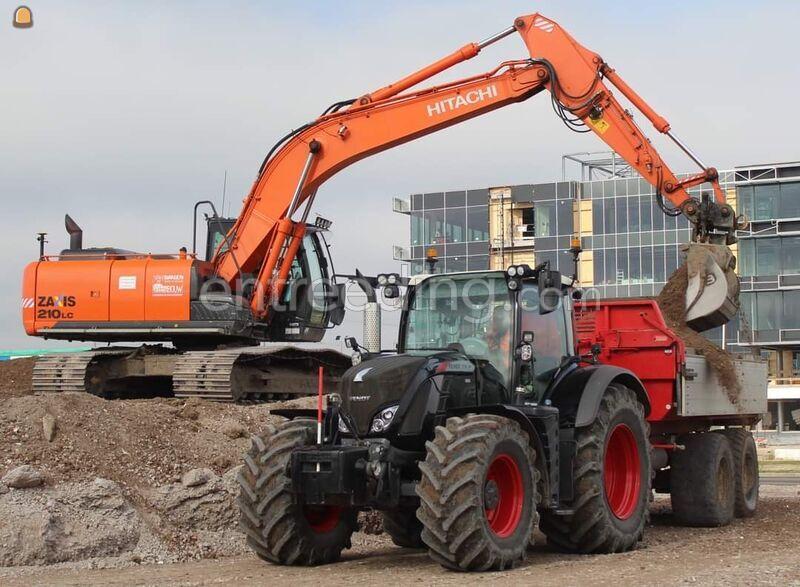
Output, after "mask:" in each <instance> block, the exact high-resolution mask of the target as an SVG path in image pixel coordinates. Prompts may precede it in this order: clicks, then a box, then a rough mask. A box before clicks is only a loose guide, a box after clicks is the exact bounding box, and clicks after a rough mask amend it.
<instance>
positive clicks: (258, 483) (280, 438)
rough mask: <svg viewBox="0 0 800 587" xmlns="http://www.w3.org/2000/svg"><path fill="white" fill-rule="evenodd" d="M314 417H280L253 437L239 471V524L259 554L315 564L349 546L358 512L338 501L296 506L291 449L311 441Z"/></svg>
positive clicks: (284, 561) (287, 562)
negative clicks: (336, 503)
mask: <svg viewBox="0 0 800 587" xmlns="http://www.w3.org/2000/svg"><path fill="white" fill-rule="evenodd" d="M314 427H315V422H314V421H313V420H310V419H305V418H303V419H300V418H298V419H296V420H290V421H287V422H283V423H282V424H280V425H279V426H278V427H277V428H271V427H270V428H269V429H268V430H267V431H266V432H264V433H263V434H261V435H260V436H254V437H253V445H252V446H251V447H250V450H249V451H248V452H247V454H246V455H245V457H244V467H242V471H241V472H240V473H239V476H238V481H239V485H240V487H241V491H240V493H239V499H238V503H239V511H240V515H241V518H240V526H241V528H242V530H243V531H244V533H245V534H246V536H247V543H248V544H249V545H250V548H252V549H253V550H254V551H255V553H256V554H257V555H258V556H259V557H260V558H262V559H264V560H267V561H269V562H272V563H276V564H280V565H318V564H324V563H331V562H334V561H336V560H338V559H339V557H340V555H341V553H342V550H343V549H345V548H350V546H351V544H350V537H351V536H352V534H353V532H354V531H355V529H356V527H357V524H356V515H357V512H356V511H355V510H352V509H346V508H341V507H336V506H300V505H297V504H295V503H293V501H292V493H291V479H289V477H288V476H287V471H288V468H289V463H290V460H291V455H292V451H293V450H294V449H296V448H299V447H301V446H306V445H309V444H313V442H314V436H315V428H314Z"/></svg>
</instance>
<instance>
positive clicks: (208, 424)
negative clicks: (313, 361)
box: [0, 393, 313, 487]
mask: <svg viewBox="0 0 800 587" xmlns="http://www.w3.org/2000/svg"><path fill="white" fill-rule="evenodd" d="M298 404H299V405H302V406H304V407H310V406H311V404H313V398H304V399H300V400H293V401H289V402H282V403H272V404H264V405H260V406H239V405H229V404H218V403H209V402H204V401H201V400H195V399H190V400H178V399H166V398H157V399H149V400H114V401H109V400H104V399H101V398H99V397H96V396H93V395H91V394H87V393H57V394H55V393H54V394H43V395H29V396H25V397H9V398H8V399H6V400H5V401H4V402H3V406H2V409H0V474H5V472H7V470H10V469H11V468H13V467H17V466H19V465H25V464H28V465H33V466H35V467H37V468H38V469H40V470H41V471H42V472H43V473H44V474H45V476H46V477H47V479H48V481H51V482H62V481H75V480H82V479H86V478H94V477H103V478H105V479H111V480H112V481H115V482H117V483H121V484H123V485H125V486H130V487H140V486H151V487H152V486H157V485H162V484H164V483H169V482H172V481H175V480H177V479H179V478H180V476H181V475H182V474H183V473H185V472H186V471H188V470H190V469H195V468H200V467H209V468H211V469H212V470H213V471H214V472H215V473H216V474H222V473H224V472H225V471H226V470H228V469H229V468H230V467H232V466H234V465H238V464H239V463H240V462H241V457H242V454H243V453H244V452H245V451H246V450H247V448H248V446H249V444H250V435H251V434H256V433H257V432H259V431H260V430H262V429H263V428H264V427H265V426H266V425H267V424H269V423H275V422H276V421H277V420H279V418H277V417H274V416H270V415H269V410H271V409H274V408H277V407H291V406H294V405H298ZM46 423H47V424H49V425H50V426H51V427H54V429H55V430H54V433H52V432H51V433H50V434H47V433H46V430H45V428H46V425H45V424H46ZM50 435H52V440H48V439H47V437H48V436H50Z"/></svg>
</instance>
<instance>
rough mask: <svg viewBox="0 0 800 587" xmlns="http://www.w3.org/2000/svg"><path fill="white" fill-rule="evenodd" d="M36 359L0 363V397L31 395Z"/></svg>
mask: <svg viewBox="0 0 800 587" xmlns="http://www.w3.org/2000/svg"><path fill="white" fill-rule="evenodd" d="M34 363H36V359H35V358H34V357H30V358H25V359H13V360H11V361H0V397H15V396H21V395H30V394H31V393H33V390H32V389H31V378H32V376H33V365H34Z"/></svg>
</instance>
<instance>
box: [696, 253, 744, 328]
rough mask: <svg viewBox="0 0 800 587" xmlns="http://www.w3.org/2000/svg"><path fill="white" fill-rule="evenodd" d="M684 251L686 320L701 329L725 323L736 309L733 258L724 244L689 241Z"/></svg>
mask: <svg viewBox="0 0 800 587" xmlns="http://www.w3.org/2000/svg"><path fill="white" fill-rule="evenodd" d="M684 250H685V251H686V270H687V276H688V284H687V287H686V323H687V324H688V325H689V327H690V328H692V329H693V330H695V331H697V332H703V331H704V330H709V329H711V328H714V327H716V326H721V325H723V324H725V323H727V322H728V321H729V320H730V319H731V318H733V317H734V315H735V314H736V312H737V311H738V310H739V278H738V277H737V276H736V273H735V272H734V269H735V267H736V258H735V257H734V256H733V253H731V250H730V249H729V248H728V247H726V246H725V245H712V244H706V243H690V244H688V245H685V246H684Z"/></svg>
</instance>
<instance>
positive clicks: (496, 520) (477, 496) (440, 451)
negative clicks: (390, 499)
mask: <svg viewBox="0 0 800 587" xmlns="http://www.w3.org/2000/svg"><path fill="white" fill-rule="evenodd" d="M427 453H428V454H427V458H426V459H425V462H424V463H420V472H421V473H422V478H421V480H420V482H419V484H418V486H417V494H418V495H419V497H420V507H419V509H418V510H417V517H418V518H419V520H420V521H421V522H422V526H423V530H422V540H423V541H424V542H425V544H427V545H428V553H429V554H430V556H431V558H432V559H433V560H435V561H436V562H438V563H439V564H441V565H442V566H444V567H446V568H449V569H453V570H457V571H489V570H502V569H508V568H511V567H512V566H514V565H515V564H516V563H518V562H520V561H522V560H523V559H524V558H525V554H526V551H527V548H528V545H529V544H530V542H531V537H532V535H533V531H534V529H535V527H536V522H537V521H538V514H537V512H536V506H537V504H538V501H539V500H538V493H537V484H538V478H539V474H538V471H537V470H536V467H535V459H536V455H535V453H534V451H533V449H531V445H530V439H529V438H528V435H527V434H526V433H525V432H524V431H523V430H522V428H520V425H519V424H518V423H517V422H514V421H513V420H509V419H508V418H502V417H500V416H493V415H489V414H470V415H468V416H466V417H464V418H449V419H448V420H447V423H446V425H445V426H437V427H436V434H435V437H434V439H433V441H430V442H428V443H427Z"/></svg>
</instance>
